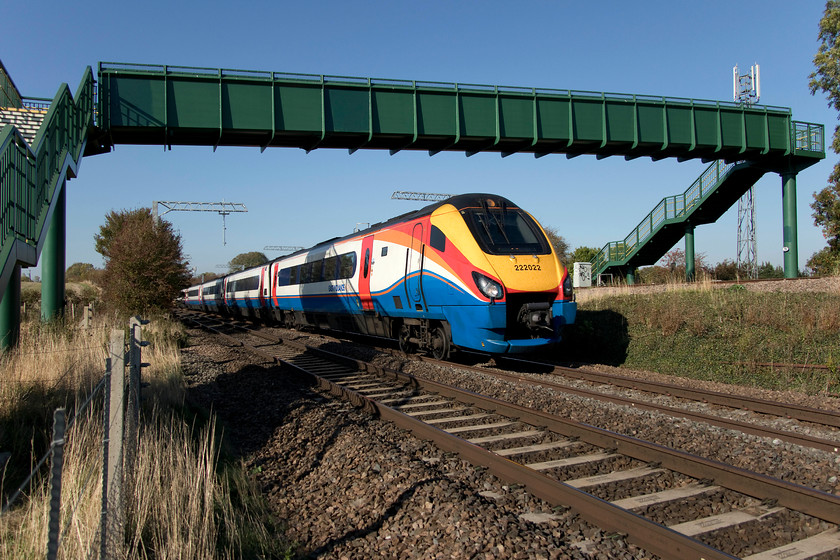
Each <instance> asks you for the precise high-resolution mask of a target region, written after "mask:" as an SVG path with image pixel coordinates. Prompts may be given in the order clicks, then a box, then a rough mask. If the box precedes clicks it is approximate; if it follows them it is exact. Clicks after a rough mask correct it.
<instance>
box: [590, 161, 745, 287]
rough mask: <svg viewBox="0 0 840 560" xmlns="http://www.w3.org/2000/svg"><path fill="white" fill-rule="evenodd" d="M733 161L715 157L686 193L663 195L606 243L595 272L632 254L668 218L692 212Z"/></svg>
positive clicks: (595, 262) (733, 165)
mask: <svg viewBox="0 0 840 560" xmlns="http://www.w3.org/2000/svg"><path fill="white" fill-rule="evenodd" d="M735 165H736V164H734V163H725V162H723V161H715V162H714V163H712V164H711V165H710V166H709V167H707V168H706V170H705V171H704V172H703V173H702V174H701V175H700V176H699V177H698V178H697V179H696V180H695V181H694V182H693V183H692V184H691V186H690V187H688V189H686V190H685V192H684V193H682V194H678V195H674V196H668V197H665V198H663V199H662V200H661V201H660V202H659V204H657V205H656V207H655V208H654V209H653V210H652V211H651V212H650V213H649V214H648V215H647V216H645V217H644V219H642V221H641V222H639V225H637V226H636V227H635V228H634V229H633V231H631V232H630V234H629V235H628V236H627V237H625V238H624V240H622V241H612V242H610V243H607V244H606V245H605V246H604V247H603V248H602V249H601V251H600V252H599V253H598V254H597V255H596V256H595V258H594V259H593V261H592V267H593V270H594V271H595V274H598V273H600V272H601V271H603V270H604V269H605V268H606V267H607V266H608V263H610V262H621V261H625V260H626V259H628V258H629V257H630V256H632V255H633V253H635V252H636V251H637V250H638V249H639V248H640V247H641V246H642V245H644V243H646V242H647V241H648V240H649V239H650V238H651V237H652V236H653V234H654V233H656V231H657V230H658V229H659V228H660V227H661V226H662V225H663V224H664V223H665V222H666V221H669V220H675V219H681V218H684V217H685V216H687V215H689V214H690V213H691V212H692V211H693V209H694V207H695V206H697V204H698V203H699V202H700V201H701V200H703V199H704V198H706V197H707V196H708V195H709V194H710V193H711V192H712V191H714V190H715V189H716V188H717V186H718V184H719V183H720V182H721V180H722V179H724V178H725V177H726V175H727V174H728V173H729V172H730V171H731V170H732V168H733V167H735Z"/></svg>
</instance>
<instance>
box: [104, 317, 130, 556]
mask: <svg viewBox="0 0 840 560" xmlns="http://www.w3.org/2000/svg"><path fill="white" fill-rule="evenodd" d="M109 353H110V356H111V387H110V391H109V394H110V397H109V398H110V401H111V403H110V407H109V408H110V411H109V414H110V419H109V422H108V434H107V438H108V470H107V476H108V496H107V502H106V504H107V505H106V507H107V515H106V521H105V526H106V528H105V533H106V534H105V535H103V536H104V537H105V538H103V543H102V554H103V556H102V558H103V560H104V559H105V558H120V557H122V543H123V540H124V537H123V527H124V525H123V495H122V491H123V488H122V486H123V484H122V483H123V477H122V467H123V426H124V423H125V337H124V334H123V331H122V330H120V329H114V330H112V331H111V343H110V347H109Z"/></svg>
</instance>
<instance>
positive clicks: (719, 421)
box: [422, 358, 840, 453]
mask: <svg viewBox="0 0 840 560" xmlns="http://www.w3.org/2000/svg"><path fill="white" fill-rule="evenodd" d="M422 360H423V361H427V362H430V363H438V364H443V363H444V362H439V361H437V360H434V359H432V358H422ZM458 367H459V368H462V369H467V370H470V371H477V372H481V373H483V374H485V375H492V376H494V377H498V378H502V379H507V380H509V381H525V382H528V383H530V384H532V385H538V386H540V387H547V388H550V389H556V390H558V391H561V392H564V393H571V394H573V395H578V396H581V397H585V398H590V399H597V400H600V401H605V402H611V403H614V404H620V405H624V406H630V407H632V408H637V409H642V410H652V411H655V412H661V413H663V414H668V415H669V416H682V417H684V418H688V419H689V420H694V421H698V422H705V423H707V424H711V425H713V426H718V427H721V428H726V429H729V430H737V431H740V432H744V433H746V434H751V435H754V436H758V437H767V438H778V439H781V440H784V441H787V442H789V443H793V444H796V445H801V446H803V447H812V448H814V449H820V450H822V451H828V452H829V453H838V452H840V440H830V439H824V438H818V437H814V436H810V435H807V434H800V433H797V432H791V431H787V430H777V429H773V428H765V427H763V426H760V425H757V424H750V423H749V422H742V421H740V420H730V419H728V418H723V417H721V416H714V415H711V414H704V413H702V412H692V411H690V410H686V409H683V408H679V407H674V406H667V405H662V404H656V403H650V402H644V401H639V400H635V399H631V398H628V397H622V396H619V395H611V394H607V393H600V392H598V391H590V390H587V389H580V388H577V387H569V386H567V385H562V384H560V383H555V382H553V381H545V380H539V379H535V378H533V377H525V376H522V375H518V374H513V373H508V372H504V371H496V370H489V369H487V368H481V367H474V366H463V365H459V366H458ZM777 416H778V414H777Z"/></svg>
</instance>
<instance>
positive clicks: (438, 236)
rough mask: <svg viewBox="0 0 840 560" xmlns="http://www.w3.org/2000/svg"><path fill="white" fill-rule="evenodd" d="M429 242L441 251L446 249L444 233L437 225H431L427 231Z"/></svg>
mask: <svg viewBox="0 0 840 560" xmlns="http://www.w3.org/2000/svg"><path fill="white" fill-rule="evenodd" d="M429 244H430V245H431V246H432V248H433V249H437V250H438V251H440V252H441V253H442V252H444V251H445V250H446V235H444V233H443V232H442V231H440V228H438V227H437V226H434V225H433V226H432V229H431V230H430V232H429Z"/></svg>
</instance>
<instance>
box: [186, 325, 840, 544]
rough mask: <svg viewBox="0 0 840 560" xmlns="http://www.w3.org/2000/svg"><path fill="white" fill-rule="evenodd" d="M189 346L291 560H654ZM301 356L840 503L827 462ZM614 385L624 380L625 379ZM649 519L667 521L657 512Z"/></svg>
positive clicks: (205, 347)
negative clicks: (531, 411)
mask: <svg viewBox="0 0 840 560" xmlns="http://www.w3.org/2000/svg"><path fill="white" fill-rule="evenodd" d="M191 334H194V335H198V333H196V332H194V331H191ZM191 340H192V345H191V346H189V347H188V348H186V349H184V351H183V363H184V369H185V372H186V374H187V379H188V383H189V387H190V389H189V395H190V397H189V398H190V400H191V402H193V403H194V404H196V405H199V406H202V407H206V408H208V409H212V410H213V411H215V413H216V414H217V415H218V417H219V418H220V419H221V420H222V422H223V423H224V424H225V430H226V433H227V435H228V439H229V441H231V442H232V445H233V446H234V447H235V452H236V453H238V454H239V455H241V456H242V457H243V458H244V460H245V461H246V464H247V466H248V468H249V470H250V471H251V472H253V473H254V475H255V477H256V478H257V480H258V482H259V483H260V484H261V485H262V489H263V492H264V494H265V496H266V498H267V499H268V500H269V502H270V504H271V506H272V508H273V509H274V511H275V512H276V513H277V515H278V516H280V517H281V518H282V519H284V520H285V522H286V523H287V526H288V528H287V537H288V538H289V539H291V540H294V541H296V542H297V543H298V548H297V550H298V553H299V554H300V555H301V556H304V557H312V558H339V559H344V558H346V559H353V558H487V559H490V558H529V559H536V558H545V559H549V558H552V559H553V558H621V559H624V558H651V557H652V556H651V555H650V554H649V553H647V552H646V551H644V550H641V549H639V548H637V547H635V546H634V545H632V544H630V543H627V542H626V541H625V540H624V539H623V537H622V536H621V535H616V534H609V533H605V532H603V531H602V530H600V529H598V528H595V527H593V526H591V525H590V524H589V523H587V522H585V521H583V520H582V519H580V518H579V517H578V516H577V515H576V514H575V513H574V512H572V511H570V510H569V509H567V508H562V507H560V508H552V507H551V506H550V505H549V504H546V503H545V502H542V501H541V500H538V499H536V498H534V497H533V496H531V495H529V494H528V493H527V492H526V491H525V490H524V489H522V488H518V487H513V486H509V485H507V484H505V483H504V482H503V481H500V480H499V479H497V478H496V477H494V476H492V475H490V474H488V473H486V472H485V471H483V470H481V469H476V468H473V467H472V466H470V465H469V464H468V463H466V462H464V461H462V460H461V459H459V458H458V457H457V456H453V455H450V454H446V453H443V452H441V451H440V450H438V449H437V448H435V447H434V446H432V445H431V444H429V443H428V442H424V441H422V440H419V439H417V438H415V437H413V436H411V435H410V434H407V433H405V432H402V431H401V430H399V429H397V428H395V427H394V426H392V425H390V424H388V423H386V422H383V421H381V420H378V419H376V418H372V417H369V416H367V415H366V414H364V413H361V412H359V411H357V410H355V409H353V408H352V407H350V406H349V405H347V404H345V403H342V402H338V401H333V400H331V399H330V398H328V397H327V396H325V395H322V394H320V393H318V392H316V391H315V390H314V389H313V387H312V385H311V383H310V382H309V381H308V379H306V378H304V377H302V376H300V375H299V374H296V373H293V372H290V371H288V370H286V369H282V368H280V367H276V366H273V365H270V364H266V363H261V362H260V361H259V360H258V359H256V360H255V359H254V358H253V357H251V356H248V355H247V354H245V353H244V352H243V351H241V350H239V349H235V348H231V347H226V346H219V345H216V344H214V343H212V342H209V341H207V340H206V339H203V338H200V337H198V336H193V337H192V338H191ZM308 343H309V344H312V345H322V346H324V347H327V348H328V349H330V350H333V351H336V350H338V349H339V348H340V349H341V350H342V351H343V352H345V353H351V354H355V355H357V356H359V357H364V358H366V359H373V361H375V362H378V363H379V364H380V365H384V366H388V367H392V368H393V369H398V370H402V371H404V372H406V373H412V374H415V375H419V376H422V377H427V378H430V379H434V380H435V381H439V382H443V383H448V384H452V385H458V386H460V387H462V388H465V389H468V390H471V391H475V392H479V393H482V394H486V395H490V396H494V397H497V398H500V399H505V400H510V401H512V402H515V403H517V404H520V405H523V406H529V407H532V408H535V409H540V410H545V411H548V412H552V413H555V414H561V415H564V416H567V417H569V418H572V419H574V420H578V421H581V422H586V423H589V424H592V425H595V426H599V427H603V428H607V429H610V430H616V431H620V432H622V433H626V434H629V435H632V436H635V437H640V438H643V439H647V440H650V441H654V442H657V443H660V444H663V445H667V446H670V447H674V448H677V449H682V450H685V451H688V452H691V453H696V454H698V455H702V456H705V457H709V458H711V459H715V460H718V461H724V462H727V463H731V464H733V465H736V466H740V467H744V468H748V469H751V470H756V471H758V472H762V473H765V474H768V475H770V476H775V477H778V478H781V479H783V480H788V481H791V482H796V483H799V484H804V485H808V486H812V487H814V488H818V489H820V490H824V491H827V492H834V493H837V492H838V491H840V482H838V481H839V480H840V456H838V455H837V454H830V453H825V452H821V451H817V450H813V449H805V448H802V447H799V446H796V445H792V444H787V443H782V442H779V441H778V440H776V441H772V440H767V439H764V438H758V437H754V436H749V435H745V434H741V433H739V432H734V431H731V430H726V429H722V428H715V427H710V426H708V425H705V424H698V423H694V422H690V421H687V420H684V419H674V418H673V417H670V416H664V415H662V414H659V413H655V412H649V411H640V410H636V409H633V408H630V407H624V406H618V405H614V404H607V403H602V402H598V401H593V400H590V399H585V398H582V397H576V396H572V395H565V394H562V393H560V392H558V391H555V390H551V389H542V388H536V387H534V386H524V385H522V384H514V383H509V382H505V381H500V380H498V379H496V378H494V377H493V376H491V375H483V374H476V373H466V372H462V371H458V370H457V369H455V368H451V367H437V366H432V365H428V364H423V363H420V362H418V361H413V360H404V359H402V358H397V357H393V356H390V355H376V354H375V353H374V352H372V351H371V350H369V349H366V348H362V347H357V346H354V345H352V344H350V343H345V344H340V345H339V344H337V343H335V342H334V341H331V340H330V339H327V338H323V337H318V336H313V337H311V338H310V339H309V340H308ZM620 373H621V374H622V375H628V372H627V371H626V370H623V369H622V370H621V372H620ZM632 374H633V375H639V376H644V375H646V374H645V372H632ZM648 375H651V376H654V377H655V375H654V374H648ZM669 380H671V381H674V380H673V379H672V378H669ZM680 382H681V383H683V384H689V385H691V384H696V385H700V386H704V387H708V386H709V385H710V384H708V383H702V382H691V381H686V380H681V381H680ZM747 390H748V391H750V392H754V391H753V390H752V389H747ZM764 393H768V392H764ZM762 396H764V397H765V398H790V397H795V399H800V400H802V401H804V402H811V403H812V404H813V398H812V397H807V396H802V395H783V394H764V395H762ZM835 401H836V399H835ZM674 406H676V404H674ZM830 406H832V407H834V406H838V403H837V402H832V403H831V404H830ZM706 412H708V410H706ZM768 421H769V422H773V421H777V422H787V421H784V420H768ZM658 515H662V516H665V517H667V515H668V513H667V510H665V511H664V513H659V514H658ZM669 523H670V521H669ZM821 528H823V526H822V524H819V523H817V524H813V526H808V527H806V529H807V532H808V533H809V534H810V533H811V532H813V531H818V530H820V529H821Z"/></svg>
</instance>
